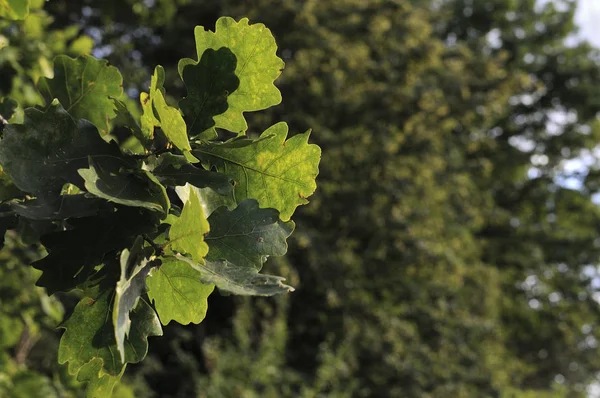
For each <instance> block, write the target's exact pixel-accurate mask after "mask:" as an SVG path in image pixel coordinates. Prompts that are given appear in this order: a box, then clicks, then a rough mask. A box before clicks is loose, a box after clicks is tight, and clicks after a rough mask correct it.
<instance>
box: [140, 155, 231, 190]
mask: <svg viewBox="0 0 600 398" xmlns="http://www.w3.org/2000/svg"><path fill="white" fill-rule="evenodd" d="M152 174H154V175H155V176H156V177H157V178H158V180H159V181H160V182H161V183H162V184H164V185H169V186H178V185H185V184H186V183H190V184H192V185H193V186H195V187H198V188H206V187H210V188H211V189H214V190H215V191H216V192H218V193H220V194H227V193H231V191H232V190H233V186H232V181H231V179H230V178H228V177H227V176H226V175H223V174H220V173H216V172H214V171H209V170H205V169H204V168H203V167H202V166H201V165H199V164H198V166H195V165H193V164H191V163H189V162H188V160H187V159H186V158H185V157H184V156H182V155H173V154H171V153H165V154H162V155H160V156H159V157H158V158H157V159H156V162H155V164H154V167H153V168H152Z"/></svg>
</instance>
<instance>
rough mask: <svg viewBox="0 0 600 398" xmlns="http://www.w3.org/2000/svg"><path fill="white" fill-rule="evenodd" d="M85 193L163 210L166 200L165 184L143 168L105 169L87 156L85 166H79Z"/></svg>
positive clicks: (166, 203) (113, 200) (165, 210)
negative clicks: (87, 164)
mask: <svg viewBox="0 0 600 398" xmlns="http://www.w3.org/2000/svg"><path fill="white" fill-rule="evenodd" d="M79 174H80V175H81V177H82V178H83V179H84V180H85V188H86V189H87V191H88V192H90V193H92V194H94V195H96V196H98V197H100V198H103V199H106V200H109V201H111V202H115V203H119V204H122V205H125V206H135V207H143V208H146V209H150V210H155V211H161V212H163V213H165V214H166V213H167V212H168V211H169V207H170V203H169V197H168V196H167V191H166V190H165V187H164V186H162V185H161V184H160V183H159V182H158V181H157V180H156V178H155V177H154V176H153V175H152V174H151V173H149V172H147V171H145V170H136V171H121V170H120V171H118V172H112V173H111V172H107V171H106V170H104V169H103V168H102V166H101V165H99V164H96V163H95V162H94V161H93V159H92V158H90V164H89V169H80V170H79Z"/></svg>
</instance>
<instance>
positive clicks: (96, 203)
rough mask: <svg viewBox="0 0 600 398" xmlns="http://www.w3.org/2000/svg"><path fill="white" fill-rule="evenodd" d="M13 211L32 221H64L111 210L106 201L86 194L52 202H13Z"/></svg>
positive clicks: (62, 197)
mask: <svg viewBox="0 0 600 398" xmlns="http://www.w3.org/2000/svg"><path fill="white" fill-rule="evenodd" d="M10 207H11V209H12V210H13V211H14V212H15V213H17V214H18V215H20V216H21V217H25V218H28V219H30V220H64V219H67V218H81V217H90V216H94V215H96V214H97V213H98V212H99V211H100V210H106V211H108V210H110V209H111V207H110V206H107V203H106V201H104V200H102V199H98V198H94V197H90V196H88V195H85V194H77V195H62V196H59V197H58V198H56V199H54V200H52V201H45V200H41V199H30V200H26V201H24V202H20V203H18V202H13V203H11V204H10Z"/></svg>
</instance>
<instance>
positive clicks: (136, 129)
mask: <svg viewBox="0 0 600 398" xmlns="http://www.w3.org/2000/svg"><path fill="white" fill-rule="evenodd" d="M111 99H112V100H113V103H114V104H115V113H116V117H115V119H114V121H113V123H114V124H115V125H116V126H123V127H125V128H127V129H128V130H129V131H131V133H132V134H133V136H134V137H135V138H137V139H138V140H139V141H140V143H141V144H142V145H143V146H144V147H147V146H148V145H149V144H150V142H151V141H152V134H150V133H149V132H148V131H147V130H142V128H141V127H140V125H139V124H138V122H137V121H136V120H135V118H134V117H133V115H132V114H131V112H129V109H127V105H126V104H125V102H123V101H121V100H119V99H117V98H111Z"/></svg>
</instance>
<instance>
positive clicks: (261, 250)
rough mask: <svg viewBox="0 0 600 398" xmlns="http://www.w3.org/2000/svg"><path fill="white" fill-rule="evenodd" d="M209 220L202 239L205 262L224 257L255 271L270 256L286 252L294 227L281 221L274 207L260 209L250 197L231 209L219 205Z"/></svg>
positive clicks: (291, 223) (281, 254)
mask: <svg viewBox="0 0 600 398" xmlns="http://www.w3.org/2000/svg"><path fill="white" fill-rule="evenodd" d="M208 223H209V224H210V225H211V230H210V232H209V233H208V235H207V236H206V238H205V241H206V243H208V247H209V250H208V255H207V256H206V259H207V260H208V261H215V260H225V259H226V260H228V261H229V262H230V263H232V264H235V265H236V266H238V267H248V268H255V269H257V270H258V271H260V270H261V268H262V266H263V264H264V263H265V261H267V258H268V257H269V256H283V255H284V254H285V253H286V252H287V242H286V239H287V238H288V237H289V236H290V235H291V233H292V231H293V230H294V223H293V221H288V222H285V223H284V222H282V221H280V220H279V212H278V211H277V210H275V209H260V208H259V207H258V203H257V202H256V201H255V200H252V199H247V200H244V201H243V202H241V203H240V204H239V206H238V207H237V208H236V209H235V210H233V211H229V210H228V209H227V208H226V207H220V208H218V209H217V210H215V211H214V212H213V213H212V214H211V215H210V217H209V218H208Z"/></svg>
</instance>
